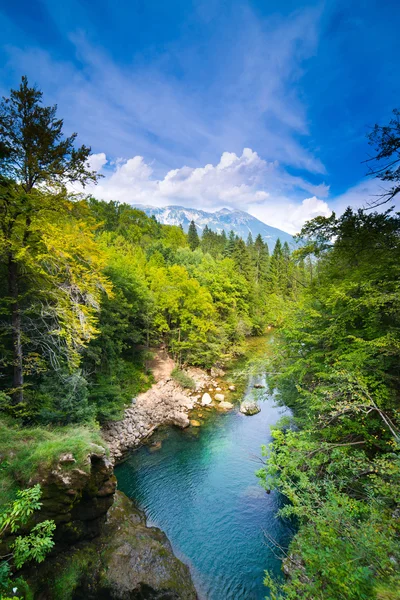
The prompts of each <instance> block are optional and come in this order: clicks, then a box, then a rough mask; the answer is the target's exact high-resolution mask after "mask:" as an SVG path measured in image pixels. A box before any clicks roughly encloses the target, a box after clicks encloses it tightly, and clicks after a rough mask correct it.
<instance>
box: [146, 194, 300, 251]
mask: <svg viewBox="0 0 400 600" xmlns="http://www.w3.org/2000/svg"><path fill="white" fill-rule="evenodd" d="M136 208H140V210H143V211H144V212H145V213H146V214H147V215H148V216H152V215H154V216H155V217H156V219H157V221H158V222H159V223H162V224H163V225H182V227H183V229H184V231H186V232H187V230H188V228H189V223H190V221H192V220H193V221H194V222H195V224H196V226H197V228H198V230H199V234H201V232H202V231H203V229H204V227H205V226H206V225H208V227H209V228H210V229H212V230H213V231H216V232H218V233H221V231H222V230H223V229H224V230H225V231H226V232H227V233H229V231H231V230H233V231H234V232H235V233H236V234H237V235H238V236H239V237H241V238H243V239H244V240H246V239H247V236H248V235H249V233H251V235H252V236H253V239H255V238H256V237H257V235H258V234H261V237H262V238H263V240H264V241H265V242H267V244H268V247H269V249H270V251H272V250H273V248H274V246H275V243H276V240H277V239H278V238H280V240H281V242H282V243H283V242H288V244H289V245H293V244H294V241H293V237H292V236H291V235H290V234H289V233H286V232H285V231H282V230H281V229H277V228H276V227H271V226H270V225H267V224H266V223H263V222H262V221H260V220H259V219H257V218H256V217H253V216H252V215H250V214H249V213H247V212H244V211H242V210H230V209H228V208H223V209H221V210H219V211H217V212H214V213H210V212H206V211H204V210H199V209H196V208H185V207H183V206H166V207H164V208H159V207H157V206H145V205H140V204H138V205H136Z"/></svg>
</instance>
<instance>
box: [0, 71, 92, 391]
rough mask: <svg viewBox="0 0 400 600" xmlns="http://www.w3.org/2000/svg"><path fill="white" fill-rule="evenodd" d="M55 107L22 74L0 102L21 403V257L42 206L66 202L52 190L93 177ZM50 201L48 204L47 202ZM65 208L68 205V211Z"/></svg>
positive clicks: (2, 203)
mask: <svg viewBox="0 0 400 600" xmlns="http://www.w3.org/2000/svg"><path fill="white" fill-rule="evenodd" d="M56 111H57V106H50V107H45V106H42V92H41V91H39V90H38V89H37V88H36V87H29V85H28V80H27V78H26V77H23V78H22V82H21V85H20V87H19V89H17V90H11V92H10V97H9V98H3V101H2V102H1V104H0V177H1V189H0V194H1V195H0V210H1V213H2V226H3V227H2V234H3V235H2V240H1V241H2V244H1V245H2V248H0V251H2V256H1V259H2V262H4V263H5V265H6V270H7V279H8V295H9V299H10V301H9V307H10V313H11V314H10V320H11V332H12V344H13V355H14V358H13V367H14V377H13V389H14V400H15V401H16V402H17V403H21V402H22V401H23V371H24V369H23V331H22V314H21V300H22V296H26V293H27V290H26V289H24V290H23V291H21V286H22V285H23V283H24V282H23V280H24V277H25V275H26V266H24V265H23V262H24V259H25V260H26V257H27V256H29V253H30V252H29V249H28V248H29V245H30V244H31V243H33V244H36V242H37V240H36V238H37V232H36V231H35V230H34V228H33V227H32V222H33V220H34V219H37V218H38V215H39V214H40V211H43V208H44V206H43V204H44V205H45V208H47V210H48V211H50V213H51V214H52V215H53V216H55V215H56V214H57V213H60V214H61V213H63V211H65V209H66V204H65V202H64V201H62V200H61V199H60V198H58V197H57V195H56V194H54V192H55V190H56V189H57V190H58V191H59V193H60V191H61V190H60V186H61V189H62V186H64V185H65V184H66V183H68V182H79V183H81V184H82V185H85V183H87V182H88V181H96V179H97V175H96V173H95V172H94V171H91V170H90V169H89V168H88V166H87V159H88V157H89V155H90V148H88V147H86V146H81V147H80V148H75V146H74V142H75V138H76V134H75V133H74V134H72V135H71V136H70V137H64V135H63V131H62V129H63V121H62V119H57V118H56ZM38 186H40V187H41V189H42V190H43V187H44V186H48V187H49V188H50V190H51V191H52V192H53V196H47V197H46V200H45V201H44V200H43V198H42V197H41V196H40V194H38V193H37V191H36V188H37V187H38ZM50 205H51V206H50ZM68 210H69V211H70V209H68Z"/></svg>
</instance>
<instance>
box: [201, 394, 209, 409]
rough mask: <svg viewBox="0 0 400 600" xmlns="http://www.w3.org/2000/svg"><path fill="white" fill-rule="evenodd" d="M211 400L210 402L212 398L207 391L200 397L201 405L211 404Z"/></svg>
mask: <svg viewBox="0 0 400 600" xmlns="http://www.w3.org/2000/svg"><path fill="white" fill-rule="evenodd" d="M211 402H212V398H211V396H210V394H208V393H207V392H206V393H205V394H203V397H202V399H201V405H202V406H208V405H209V404H211Z"/></svg>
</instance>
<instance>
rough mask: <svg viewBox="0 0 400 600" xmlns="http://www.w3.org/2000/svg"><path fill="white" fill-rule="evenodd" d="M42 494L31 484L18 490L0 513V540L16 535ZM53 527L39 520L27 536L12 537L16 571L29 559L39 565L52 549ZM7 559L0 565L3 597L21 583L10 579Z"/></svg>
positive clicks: (52, 522)
mask: <svg viewBox="0 0 400 600" xmlns="http://www.w3.org/2000/svg"><path fill="white" fill-rule="evenodd" d="M41 495H42V491H41V489H40V485H39V484H36V485H34V486H33V487H32V488H27V489H25V490H18V491H17V498H16V499H15V500H14V501H13V502H11V503H10V504H9V505H8V506H6V507H5V508H4V509H3V510H2V512H0V539H1V538H2V537H4V535H5V534H10V533H11V534H13V533H15V532H17V531H18V530H19V529H20V528H21V527H22V526H23V525H26V524H27V522H28V520H29V518H30V517H31V515H32V514H33V513H34V511H37V510H39V509H40V507H41V505H42V504H41V502H40V498H41ZM55 527H56V526H55V524H54V521H49V520H47V521H42V522H41V523H38V524H37V525H35V526H34V527H33V528H32V529H31V530H30V532H29V533H28V534H26V535H18V536H17V537H15V539H14V541H13V542H12V543H11V544H10V549H11V550H12V560H13V563H14V565H15V567H16V568H17V569H20V568H21V567H22V566H23V565H24V564H25V563H27V562H30V561H31V560H34V561H36V562H38V563H40V562H43V560H44V559H45V556H46V554H48V552H49V551H50V550H51V548H52V547H53V546H54V542H53V539H52V536H53V532H54V530H55ZM10 558H11V557H9V560H10ZM9 560H8V561H3V562H2V563H1V564H0V591H1V592H2V596H1V597H2V598H3V593H7V592H8V593H9V592H10V591H11V590H12V591H13V592H16V591H17V590H18V584H19V583H20V582H21V580H17V581H13V580H12V578H11V577H12V572H11V568H10V565H9Z"/></svg>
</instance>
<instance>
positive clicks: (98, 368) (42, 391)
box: [0, 78, 400, 600]
mask: <svg viewBox="0 0 400 600" xmlns="http://www.w3.org/2000/svg"><path fill="white" fill-rule="evenodd" d="M379 135H380V132H379V131H376V132H375V141H376V142H377V143H378V144H379V143H380V142H381V144H380V147H381V148H382V149H383V144H382V141H384V137H383V138H382V140H379V139H378V138H379ZM75 138H76V136H75V134H74V135H72V136H70V137H65V136H64V134H63V122H62V120H60V119H59V118H58V117H57V115H56V107H44V106H43V105H42V95H41V92H40V91H38V90H37V89H36V88H31V87H29V84H28V82H27V80H26V78H23V80H22V83H21V86H20V88H19V89H17V90H13V91H11V94H10V97H9V98H7V99H5V100H4V101H3V103H2V105H1V110H0V290H1V293H0V311H1V336H0V357H1V358H0V368H1V376H0V386H1V387H0V411H1V415H2V416H1V419H2V428H3V429H4V436H3V437H4V444H9V446H8V448H13V452H14V451H15V448H14V446H13V444H15V439H16V437H15V435H7V434H6V432H7V431H11V430H12V428H15V427H17V428H18V429H19V430H20V431H24V428H25V429H26V431H28V430H30V431H34V432H35V433H34V437H35V440H37V439H38V438H39V437H40V435H43V438H44V439H50V437H49V436H51V435H53V434H52V432H54V431H56V432H57V434H56V435H57V436H58V438H59V439H60V440H61V439H64V438H63V437H62V436H63V435H70V433H68V432H74V431H75V432H77V433H75V435H76V436H77V438H78V437H79V440H81V439H82V436H83V437H84V436H85V435H86V433H85V431H87V430H95V429H96V427H98V425H99V424H102V423H104V422H106V421H108V420H115V419H119V418H120V417H121V416H122V411H123V408H124V406H126V405H127V404H128V403H129V402H130V400H131V398H132V397H133V396H134V395H135V394H137V393H138V392H139V391H141V390H144V389H146V387H148V386H149V385H150V384H151V381H152V380H151V374H150V373H149V372H148V371H147V370H146V360H147V358H148V355H149V351H150V349H151V348H152V347H154V346H160V345H164V346H165V348H166V349H167V350H168V351H169V352H170V354H171V355H172V356H173V357H174V358H175V360H176V361H177V363H178V364H179V365H180V366H181V367H184V366H185V365H199V366H202V367H205V368H209V367H211V366H212V365H214V364H216V363H218V362H219V361H221V360H222V359H225V360H229V358H231V357H234V356H235V355H238V354H240V353H241V352H242V350H243V343H244V340H245V338H246V337H247V336H251V335H258V334H262V333H263V332H264V331H265V329H266V327H267V326H275V327H276V328H277V331H278V333H277V335H276V338H277V339H276V342H275V344H276V351H275V353H274V354H275V356H274V359H273V362H272V363H271V364H270V365H269V366H268V370H269V371H270V373H271V375H270V382H271V387H272V388H275V389H276V391H277V397H278V398H279V400H280V401H281V402H282V403H283V404H285V405H287V406H289V407H290V408H291V409H292V410H293V417H292V418H290V419H289V418H285V419H284V421H283V422H282V423H281V425H280V426H279V427H278V428H276V429H275V430H274V443H273V446H272V448H270V449H265V454H266V455H268V462H267V466H266V468H265V469H263V470H262V471H261V472H260V477H261V478H262V480H263V483H264V485H265V486H266V487H267V488H268V489H270V488H271V487H277V488H278V489H279V490H280V491H281V492H282V493H283V494H284V495H285V496H286V497H287V499H288V503H287V504H286V505H285V507H284V508H283V509H282V510H281V515H282V517H284V518H287V519H290V520H291V522H292V523H293V527H294V529H295V530H296V532H297V533H296V535H295V537H294V538H293V541H292V543H291V546H290V548H289V550H287V549H285V550H284V555H285V556H286V564H287V566H288V570H289V571H290V577H289V578H288V579H287V580H286V581H285V582H284V583H283V584H282V583H279V582H275V581H273V580H272V578H271V577H270V576H269V575H267V580H266V583H267V585H268V586H270V588H271V590H272V592H271V593H272V597H274V598H293V599H294V598H310V599H312V598H313V599H314V598H315V599H316V598H321V599H325V600H338V599H340V598H343V599H352V598H354V599H360V600H361V599H367V598H381V599H387V600H390V599H392V598H399V595H398V593H397V592H396V587H397V589H398V588H399V586H400V578H399V574H398V573H399V572H400V548H399V541H398V540H399V537H398V536H399V533H400V517H399V507H398V504H397V502H398V498H399V496H400V481H399V472H400V470H399V457H398V443H399V433H398V431H399V425H400V420H399V413H398V406H399V379H400V367H399V354H400V342H399V325H400V294H399V269H400V243H399V241H400V238H399V233H400V218H399V215H398V214H395V213H394V212H393V211H391V210H387V211H386V212H380V213H376V212H370V211H358V212H353V211H352V210H351V209H348V210H347V211H346V212H345V213H344V214H343V216H342V217H339V218H336V216H335V215H332V217H330V218H317V219H315V220H314V221H312V222H310V223H309V224H307V225H306V226H305V227H304V229H303V231H302V232H301V235H300V238H301V244H300V245H299V247H298V248H297V249H296V250H293V249H291V248H289V246H288V245H287V243H285V244H283V245H282V244H281V242H280V241H279V240H278V241H277V243H276V245H275V248H274V249H271V250H272V251H271V254H270V252H269V249H268V246H267V244H266V243H265V242H264V241H263V240H262V238H261V237H260V236H258V237H257V238H256V239H255V240H253V239H252V238H251V235H249V238H248V239H247V240H246V241H244V240H242V239H240V238H238V237H237V236H236V235H235V233H234V232H231V233H230V234H228V235H226V234H225V232H222V233H221V234H219V233H215V232H213V231H211V230H210V229H208V228H207V227H206V228H205V229H204V231H203V232H202V234H201V235H199V233H198V231H197V229H196V226H195V224H194V223H191V225H190V228H189V232H188V234H185V233H184V232H183V230H182V228H180V227H176V226H167V225H161V224H159V223H158V222H157V221H156V220H155V219H154V218H149V217H147V216H146V215H145V214H144V213H143V212H141V211H139V210H137V209H134V208H132V207H131V206H130V205H127V204H120V203H118V202H116V201H115V202H104V201H101V200H97V199H96V198H93V197H86V196H84V195H76V194H73V193H71V192H70V189H71V188H70V184H71V183H73V182H79V183H81V184H85V183H88V182H89V181H92V182H93V181H96V179H97V177H98V176H97V174H96V173H95V172H93V171H91V170H90V169H89V167H88V162H87V161H88V158H89V156H90V148H87V147H85V146H82V147H79V148H77V147H76V146H75V141H76V140H75ZM385 139H386V138H385ZM382 151H383V150H382ZM391 152H393V147H390V148H389V149H387V150H386V156H390V153H391ZM391 174H392V175H393V171H391ZM389 175H390V174H389ZM389 175H388V172H384V173H383V174H382V177H383V178H385V177H386V178H387V179H388V180H390V181H396V175H395V174H394V175H393V178H392V179H390V176H389ZM82 425H84V426H86V428H87V429H86V430H85V428H83V429H82ZM33 428H35V429H33ZM41 428H42V429H41ZM63 428H65V429H63ZM40 431H42V432H43V433H42V434H40ZM63 431H64V432H66V433H63ZM30 435H33V434H30ZM71 435H74V434H73V433H71ZM96 435H97V434H96ZM12 438H13V439H12ZM79 440H78V441H77V444H78V445H79V443H80V441H79ZM78 442H79V443H78ZM35 443H36V442H35ZM79 447H81V446H79ZM24 461H25V462H24V465H25V466H26V465H27V457H26V456H25V457H24ZM21 464H22V463H20V464H19V467H21ZM16 469H17V467H15V466H14V467H13V466H12V465H11V466H10V464H9V460H8V459H7V461H5V462H4V463H3V462H2V471H3V474H4V473H5V474H6V476H5V475H4V476H3V478H2V479H1V488H0V489H1V491H2V497H3V498H4V500H7V501H14V505H8V509H7V511H8V512H7V511H6V512H5V513H3V521H1V520H0V533H1V531H3V530H5V529H6V528H7V527H10V526H11V524H12V522H13V521H12V517H10V514H11V515H12V514H13V513H12V511H13V510H14V509H15V510H17V509H18V506H20V505H21V503H22V505H23V506H24V507H25V509H26V510H27V511H28V512H29V511H31V512H32V511H33V510H35V509H37V508H38V507H39V506H40V503H39V504H38V499H39V496H38V495H37V494H36V496H35V494H33V496H32V497H27V496H26V495H25V496H24V495H22V496H21V492H19V494H20V496H19V500H18V499H17V500H16V493H17V490H16V485H15V483H16V482H14V483H13V482H12V481H11V478H12V476H13V474H14V475H15V479H16V480H17V479H18V476H17V474H16V473H17V471H16ZM26 479H28V477H27V478H26ZM10 482H11V483H10ZM18 483H19V484H20V483H21V482H18ZM15 502H17V503H18V502H19V503H20V505H18V504H15ZM10 506H14V509H13V508H11V509H10ZM15 506H17V508H15ZM15 510H14V512H15ZM10 511H11V512H10ZM14 516H15V515H14ZM46 527H47V529H46V528H45V529H44V530H43V531H42V532H39V533H37V532H36V534H37V536H39V537H36V538H35V540H36V542H37V543H39V541H40V540H42V545H43V553H42V554H43V556H42V555H40V556H39V558H40V559H43V558H44V553H45V551H47V550H48V549H49V548H50V547H51V543H50V545H49V539H50V537H49V536H50V534H51V523H50V524H49V523H48V524H47V525H46ZM2 528H4V529H2ZM32 535H34V534H32ZM38 540H39V541H38ZM46 544H47V545H46ZM31 558H34V559H36V560H38V556H35V555H34V554H33V555H32V552H31V553H29V552H26V553H25V555H23V557H22V559H21V560H22V562H21V561H20V563H18V564H23V562H24V561H26V560H30V559H31ZM17 562H18V561H17ZM6 571H7V570H6ZM0 575H1V573H0ZM6 575H7V577H8V571H7V573H6ZM7 581H8V580H7ZM0 583H1V576H0ZM8 583H9V581H8ZM396 594H397V595H396Z"/></svg>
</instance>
